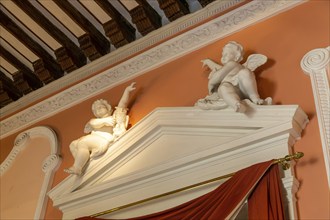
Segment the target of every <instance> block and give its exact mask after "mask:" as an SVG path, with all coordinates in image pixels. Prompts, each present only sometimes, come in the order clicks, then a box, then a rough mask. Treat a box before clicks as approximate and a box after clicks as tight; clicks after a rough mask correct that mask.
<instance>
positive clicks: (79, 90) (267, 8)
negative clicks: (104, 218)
mask: <svg viewBox="0 0 330 220" xmlns="http://www.w3.org/2000/svg"><path fill="white" fill-rule="evenodd" d="M226 2H228V1H217V2H215V3H214V4H211V5H209V6H208V7H206V8H204V9H201V11H200V12H196V13H193V14H191V15H189V16H188V17H187V18H189V19H187V18H186V17H184V18H182V19H179V21H178V22H177V23H173V24H172V25H171V24H169V25H170V26H168V27H167V26H165V27H167V28H164V29H162V30H161V31H159V32H155V33H154V34H152V33H151V34H150V35H147V36H145V37H144V38H141V39H139V40H137V41H136V42H134V43H133V44H129V45H127V46H124V47H122V48H119V49H118V50H116V51H114V52H113V53H110V54H108V55H106V56H104V57H102V58H100V59H97V60H95V61H94V62H92V63H90V64H88V65H86V66H85V67H82V68H80V69H79V70H77V71H75V72H72V73H70V74H68V75H66V76H65V77H62V78H61V79H59V80H57V81H55V82H53V83H50V84H49V86H48V85H47V86H48V88H51V87H52V88H54V90H52V89H51V90H52V91H58V90H60V89H61V88H64V87H65V86H68V85H69V82H72V81H76V80H81V79H84V78H86V77H88V76H90V75H92V74H93V73H95V72H97V71H99V70H101V69H104V68H106V67H108V66H110V65H112V64H114V63H116V62H118V61H120V60H123V59H124V58H126V57H128V56H129V55H132V54H134V53H137V52H139V51H141V50H143V49H145V48H147V46H150V44H149V43H150V42H152V44H155V43H157V42H160V40H159V39H165V38H167V37H169V35H166V34H165V33H170V34H174V33H178V32H179V31H182V30H185V29H186V28H188V27H191V26H192V25H195V24H197V23H198V22H201V21H202V20H203V19H205V18H207V17H210V16H212V15H215V14H217V13H220V12H221V11H223V10H225V9H227V8H230V7H231V6H233V4H232V3H230V4H229V5H226V4H227V3H226ZM230 2H231V1H230ZM234 2H235V3H237V2H240V1H234ZM303 2H305V1H304V0H291V1H282V0H280V1H279V0H267V1H251V2H249V3H247V4H245V5H243V6H241V7H239V8H237V9H235V10H233V11H230V12H229V13H227V14H225V15H223V16H220V17H218V18H215V19H213V20H212V21H209V22H208V23H205V24H203V25H201V26H198V27H196V28H194V29H192V30H190V31H187V32H185V33H183V34H181V35H179V36H177V37H175V38H172V39H170V40H168V41H166V42H164V43H162V44H159V45H158V46H156V47H153V48H151V49H149V50H147V51H145V52H143V53H141V54H139V55H137V56H134V57H133V58H131V59H129V60H126V61H125V62H122V63H120V64H118V65H116V66H114V67H112V68H110V69H107V70H105V71H103V72H101V73H99V74H98V75H96V76H94V77H91V78H89V79H87V80H85V81H83V82H81V83H79V84H76V85H74V86H72V87H70V88H68V89H66V90H64V91H62V92H61V93H58V94H56V95H53V96H51V97H50V98H48V99H46V100H44V101H41V102H39V103H37V104H35V105H33V106H31V107H29V108H27V109H25V110H23V111H21V112H18V113H16V114H14V115H12V116H10V117H8V118H6V119H4V120H2V121H1V124H0V128H1V136H0V137H1V138H4V137H7V136H8V135H10V134H13V133H14V132H17V131H19V130H20V129H23V128H26V127H27V126H30V125H32V124H34V123H36V122H38V121H40V120H43V119H45V118H48V117H50V116H52V115H54V114H56V113H58V112H61V111H63V110H65V109H68V108H70V107H72V106H74V105H76V104H78V103H80V102H82V101H84V100H86V99H88V98H91V97H93V96H96V95H97V94H99V93H102V92H104V91H106V90H109V89H111V88H113V87H115V86H117V85H119V84H121V83H124V82H126V81H129V80H130V79H132V78H134V77H137V76H139V75H142V74H144V73H146V72H148V71H150V70H152V69H154V68H157V67H159V66H161V65H164V64H166V63H168V62H170V61H173V60H174V59H177V58H179V57H182V56H184V55H186V54H188V53H191V52H193V51H195V50H198V49H200V48H202V47H204V46H206V45H209V44H211V43H213V42H215V41H217V40H219V39H222V38H224V37H226V36H228V35H229V34H232V33H235V32H237V31H240V30H242V29H244V28H247V27H248V26H251V25H253V24H256V23H258V22H260V21H262V20H264V19H267V18H269V17H272V16H274V15H276V14H278V13H280V12H283V11H286V10H288V9H290V8H292V7H295V6H297V5H299V4H301V3H303ZM224 4H225V5H224ZM195 16H196V17H195ZM164 34H165V35H164ZM141 45H142V46H141ZM127 51H128V52H127ZM76 76H77V78H76V79H75V77H76ZM37 91H38V92H37V94H38V93H39V95H36V93H33V94H28V95H26V97H23V98H22V102H23V99H24V100H25V101H27V100H32V101H36V100H38V99H41V98H42V97H41V95H43V94H45V95H47V94H50V93H49V92H48V91H47V88H46V87H45V88H44V89H43V88H41V89H40V90H37ZM34 97H38V98H37V99H36V98H34ZM43 97H44V96H43ZM32 101H27V102H25V103H24V104H23V103H21V102H20V101H19V102H17V103H14V104H13V105H15V106H14V107H13V108H12V109H11V107H10V106H11V105H8V107H4V108H3V109H1V110H0V111H1V117H5V116H7V115H9V114H10V113H13V112H14V111H17V110H18V109H21V108H22V107H24V106H25V105H27V104H29V103H32Z"/></svg>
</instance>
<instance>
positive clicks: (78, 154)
mask: <svg viewBox="0 0 330 220" xmlns="http://www.w3.org/2000/svg"><path fill="white" fill-rule="evenodd" d="M134 85H135V82H133V83H132V84H131V85H130V86H128V87H126V89H125V91H124V93H123V95H122V97H121V99H120V101H119V103H118V106H117V107H116V110H115V111H114V113H113V114H112V115H111V113H112V108H111V105H109V104H108V102H107V101H106V100H103V99H99V100H96V101H95V102H94V103H93V105H92V111H93V113H94V115H95V117H96V118H92V119H91V120H89V122H88V123H87V124H86V126H85V129H84V132H85V133H88V134H87V135H85V136H82V137H81V138H79V139H77V140H74V141H72V142H71V144H70V151H71V153H72V155H73V157H74V164H73V166H71V167H70V168H68V169H65V170H64V171H65V172H67V173H70V174H76V175H80V174H81V173H82V170H83V168H84V166H85V165H86V164H87V162H88V160H89V159H93V158H95V157H97V156H100V155H102V154H104V153H105V152H106V151H107V149H108V148H109V146H110V145H111V144H112V143H113V142H114V141H116V140H117V139H118V138H119V137H120V136H122V135H123V134H124V133H125V131H126V129H127V125H128V120H129V116H128V115H127V111H128V109H127V105H128V100H129V95H130V93H131V92H132V91H133V90H135V87H134Z"/></svg>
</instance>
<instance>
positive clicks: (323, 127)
mask: <svg viewBox="0 0 330 220" xmlns="http://www.w3.org/2000/svg"><path fill="white" fill-rule="evenodd" d="M301 68H302V69H303V71H304V72H305V74H307V75H309V76H310V78H311V83H312V88H313V95H314V101H315V108H316V113H317V119H318V123H319V128H320V135H321V141H322V148H323V154H324V161H325V167H326V171H327V176H328V184H329V186H330V90H329V83H330V81H329V80H330V79H329V76H330V46H329V47H327V48H317V49H314V50H311V51H309V52H308V53H307V54H305V56H304V57H303V59H302V60H301Z"/></svg>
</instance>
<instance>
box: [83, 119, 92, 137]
mask: <svg viewBox="0 0 330 220" xmlns="http://www.w3.org/2000/svg"><path fill="white" fill-rule="evenodd" d="M92 131H93V128H92V126H91V124H89V122H87V123H86V125H85V128H84V133H85V134H89V133H91V132H92Z"/></svg>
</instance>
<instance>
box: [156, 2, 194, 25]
mask: <svg viewBox="0 0 330 220" xmlns="http://www.w3.org/2000/svg"><path fill="white" fill-rule="evenodd" d="M157 1H158V3H159V7H160V8H161V9H162V10H163V11H164V13H165V15H166V17H167V18H168V20H169V21H174V20H176V19H178V18H180V17H182V16H184V15H186V14H189V13H190V12H189V5H188V3H187V2H186V1H185V0H157Z"/></svg>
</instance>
